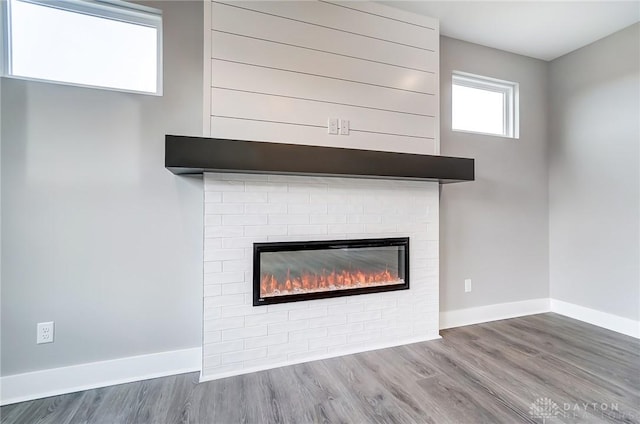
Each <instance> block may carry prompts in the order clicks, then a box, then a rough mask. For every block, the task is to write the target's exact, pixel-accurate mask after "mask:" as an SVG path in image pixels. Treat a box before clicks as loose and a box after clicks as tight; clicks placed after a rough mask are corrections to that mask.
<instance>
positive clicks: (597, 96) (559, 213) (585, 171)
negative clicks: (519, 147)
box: [549, 24, 640, 320]
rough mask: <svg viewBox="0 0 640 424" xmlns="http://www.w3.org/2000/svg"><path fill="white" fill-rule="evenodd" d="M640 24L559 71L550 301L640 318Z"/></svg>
mask: <svg viewBox="0 0 640 424" xmlns="http://www.w3.org/2000/svg"><path fill="white" fill-rule="evenodd" d="M639 52H640V24H636V25H634V26H631V27H629V28H627V29H625V30H623V31H620V32H618V33H616V34H613V35H611V36H609V37H607V38H605V39H602V40H600V41H598V42H596V43H593V44H591V45H589V46H586V47H584V48H582V49H579V50H577V51H575V52H572V53H570V54H568V55H566V56H563V57H561V58H559V59H556V60H554V61H553V62H552V63H551V65H550V100H551V102H550V106H551V107H550V116H551V120H550V125H551V140H550V155H549V158H550V159H549V175H550V178H549V206H550V208H549V229H550V230H549V232H550V240H549V242H550V282H551V296H552V297H553V298H554V299H559V300H563V301H566V302H570V303H574V304H577V305H581V306H585V307H588V308H592V309H596V310H599V311H603V312H608V313H611V314H615V315H619V316H622V317H626V318H630V319H634V320H638V319H640V301H639V299H640V272H639V270H638V267H639V265H638V264H639V263H640V261H639V255H640V252H639V250H638V249H639V247H638V246H639V240H638V231H639V221H640V209H639V207H638V199H639V189H640V187H639V180H640V175H639V169H640V163H639V158H638V155H639V148H638V145H639V143H640V119H639V116H640V66H639V62H640V58H639V54H640V53H639Z"/></svg>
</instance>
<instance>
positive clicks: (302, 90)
mask: <svg viewBox="0 0 640 424" xmlns="http://www.w3.org/2000/svg"><path fill="white" fill-rule="evenodd" d="M211 71H212V72H211V74H212V75H211V81H212V86H213V87H223V88H232V89H236V90H244V91H252V92H256V93H264V94H274V95H283V96H290V97H297V98H306V99H312V100H320V101H327V102H333V103H341V104H347V105H355V106H362V107H369V108H375V109H382V110H390V111H396V112H404V113H413V114H421V115H430V116H435V115H436V114H437V111H438V104H437V99H436V96H433V95H429V94H421V93H415V92H410V91H401V90H396V89H391V88H385V87H378V86H373V85H367V84H358V83H353V82H348V81H341V80H335V79H331V78H324V77H318V76H312V75H305V74H299V73H296V72H288V71H282V70H275V69H269V68H263V67H260V66H252V65H245V64H238V63H233V62H226V61H221V60H216V59H213V60H212V64H211Z"/></svg>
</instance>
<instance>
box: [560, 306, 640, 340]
mask: <svg viewBox="0 0 640 424" xmlns="http://www.w3.org/2000/svg"><path fill="white" fill-rule="evenodd" d="M551 312H555V313H557V314H560V315H564V316H567V317H569V318H573V319H577V320H580V321H584V322H586V323H589V324H593V325H597V326H598V327H602V328H606V329H607V330H611V331H615V332H617V333H622V334H626V335H627V336H631V337H635V338H636V339H639V338H640V321H634V320H632V319H629V318H624V317H621V316H618V315H613V314H609V313H607V312H602V311H598V310H595V309H591V308H587V307H584V306H580V305H576V304H573V303H569V302H564V301H562V300H556V299H551Z"/></svg>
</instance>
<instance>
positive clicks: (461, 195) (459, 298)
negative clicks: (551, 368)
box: [440, 37, 549, 311]
mask: <svg viewBox="0 0 640 424" xmlns="http://www.w3.org/2000/svg"><path fill="white" fill-rule="evenodd" d="M453 70H458V71H465V72H471V73H475V74H480V75H485V76H490V77H494V78H499V79H504V80H509V81H515V82H518V83H520V139H518V140H515V139H509V138H503V137H493V136H484V135H478V134H467V133H462V132H453V131H451V71H453ZM440 71H441V74H440V75H441V76H440V78H441V79H440V95H441V101H440V107H441V114H442V120H441V153H442V154H443V155H447V156H463V157H471V158H475V160H476V181H475V182H471V183H460V184H450V185H446V186H444V187H443V188H442V194H441V204H440V206H441V210H440V231H441V233H440V240H441V242H440V309H441V311H450V310H456V309H464V308H470V307H476V306H484V305H491V304H496V303H503V302H515V301H521V300H528V299H536V298H545V297H548V296H549V284H548V281H549V280H548V221H547V217H548V212H547V159H546V156H547V114H546V113H547V112H546V107H547V95H546V92H547V89H546V87H547V63H546V62H544V61H541V60H536V59H531V58H527V57H524V56H519V55H516V54H512V53H507V52H504V51H500V50H495V49H491V48H487V47H483V46H480V45H477V44H471V43H467V42H464V41H460V40H456V39H452V38H447V37H441V41H440ZM465 278H471V279H472V282H473V291H472V292H470V293H465V292H464V279H465Z"/></svg>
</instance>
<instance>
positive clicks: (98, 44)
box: [3, 0, 162, 94]
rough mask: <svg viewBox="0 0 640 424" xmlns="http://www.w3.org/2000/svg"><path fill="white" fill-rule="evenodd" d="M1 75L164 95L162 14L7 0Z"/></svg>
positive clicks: (107, 4)
mask: <svg viewBox="0 0 640 424" xmlns="http://www.w3.org/2000/svg"><path fill="white" fill-rule="evenodd" d="M3 3H4V5H5V9H4V22H3V23H4V38H5V40H4V59H5V60H4V63H5V69H4V70H3V71H4V75H6V76H11V77H15V78H24V79H35V80H41V81H50V82H57V83H62V84H72V85H80V86H89V87H100V88H106V89H114V90H123V91H133V92H142V93H151V94H161V92H162V72H161V70H162V15H161V12H160V11H159V10H156V9H151V8H149V7H145V6H139V5H134V4H131V3H126V2H123V1H119V0H109V1H105V0H103V1H87V0H55V1H48V0H7V1H5V2H3Z"/></svg>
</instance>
